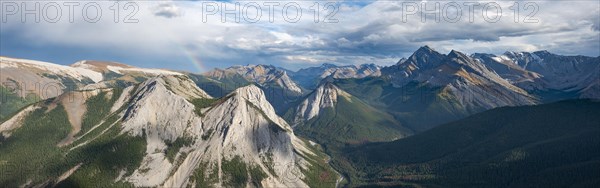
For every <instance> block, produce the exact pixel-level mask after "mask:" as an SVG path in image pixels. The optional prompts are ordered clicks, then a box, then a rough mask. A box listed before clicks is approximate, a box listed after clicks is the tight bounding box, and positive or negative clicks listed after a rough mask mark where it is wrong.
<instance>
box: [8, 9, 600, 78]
mask: <svg viewBox="0 0 600 188" xmlns="http://www.w3.org/2000/svg"><path fill="white" fill-rule="evenodd" d="M38 3H39V6H40V7H39V8H38V13H37V14H35V13H32V12H31V11H23V10H24V9H27V10H31V9H35V6H36V4H35V2H30V1H29V2H27V3H25V4H22V1H18V2H11V1H10V0H2V2H1V5H2V7H1V9H0V11H2V12H0V15H1V16H2V20H1V21H2V22H1V23H0V24H1V25H0V34H1V36H0V55H2V56H10V57H19V58H27V59H36V60H43V61H49V62H53V63H59V64H71V63H73V62H75V61H78V60H83V59H94V60H108V61H117V62H122V63H126V64H130V65H134V66H140V67H149V68H167V69H175V70H184V71H189V72H203V71H207V70H210V69H212V68H215V67H227V66H231V65H239V64H242V65H245V64H273V65H277V66H280V67H283V68H288V69H291V70H296V69H298V68H302V67H307V66H316V65H319V64H322V63H334V64H338V65H347V64H362V63H375V64H380V65H390V64H393V63H395V62H397V61H398V60H399V59H400V58H402V57H407V56H409V55H410V54H411V53H412V52H413V51H415V50H416V49H417V48H418V47H419V46H423V45H429V46H431V47H433V48H434V49H436V50H438V51H440V52H442V53H448V52H449V51H450V50H451V49H455V50H458V51H462V52H465V53H474V52H484V53H494V54H500V53H503V52H505V51H536V50H548V51H550V52H553V53H557V54H564V55H587V56H599V55H600V2H599V1H595V0H586V1H517V3H515V2H513V1H495V2H489V1H488V2H478V4H475V2H466V1H457V2H452V1H441V2H434V1H427V2H419V1H411V2H401V1H369V2H366V3H365V2H359V1H335V2H331V3H327V2H325V1H318V2H314V1H283V2H277V1H239V2H238V1H226V2H211V1H120V2H119V3H118V4H117V5H118V6H116V5H115V2H114V1H98V2H92V3H93V4H88V3H90V2H89V1H86V2H80V3H77V2H75V1H66V2H64V1H58V2H55V1H39V2H38ZM236 3H238V4H239V7H238V8H237V10H238V11H236ZM436 3H438V4H439V8H436ZM116 7H118V8H116ZM317 7H318V8H317ZM59 9H60V12H61V13H60V14H57V12H59V11H57V10H59ZM223 9H227V10H228V11H223ZM317 9H318V13H317V11H316V10H317ZM425 9H426V10H425ZM69 10H72V11H69ZM97 10H100V11H101V14H98V11H97ZM117 10H118V11H117ZM298 10H301V13H299V11H298ZM517 10H518V13H517ZM34 12H35V11H34ZM24 13H26V14H24ZM434 13H438V14H437V15H439V18H438V19H439V20H437V21H436V16H437V15H436V14H434ZM97 15H101V16H97ZM36 16H39V17H40V18H39V22H36V20H35V19H36ZM236 18H237V20H236ZM115 21H117V22H115ZM126 22H131V23H126Z"/></svg>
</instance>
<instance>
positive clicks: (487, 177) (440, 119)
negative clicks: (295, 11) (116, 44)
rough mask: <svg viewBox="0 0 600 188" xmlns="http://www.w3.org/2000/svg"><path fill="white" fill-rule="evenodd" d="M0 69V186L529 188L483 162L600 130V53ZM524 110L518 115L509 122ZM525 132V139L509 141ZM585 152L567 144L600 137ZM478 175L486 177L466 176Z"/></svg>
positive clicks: (10, 61)
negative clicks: (200, 69) (181, 67)
mask: <svg viewBox="0 0 600 188" xmlns="http://www.w3.org/2000/svg"><path fill="white" fill-rule="evenodd" d="M0 68H1V69H0V73H1V74H0V81H1V85H0V94H1V95H2V98H1V100H0V104H1V106H2V108H1V109H0V122H1V124H0V153H2V154H3V155H1V156H0V165H2V166H0V167H1V168H0V170H1V171H0V172H10V173H3V174H7V175H3V176H2V177H0V185H3V187H16V186H25V187H33V186H44V187H46V186H50V187H53V186H58V187H63V186H64V187H73V186H76V187H81V186H83V187H87V186H107V187H111V186H136V187H156V186H166V187H183V186H186V187H188V186H190V187H207V186H217V187H222V186H224V187H335V186H339V185H349V186H401V185H408V186H421V185H428V186H433V187H437V186H443V185H448V186H450V185H452V186H457V187H461V186H467V187H478V186H484V187H487V186H493V185H516V186H527V185H531V183H532V182H536V181H526V180H522V181H509V180H508V179H509V178H511V177H509V176H499V175H494V174H489V173H491V172H490V171H489V170H490V169H491V168H489V166H493V165H494V164H496V163H501V162H499V161H503V160H504V161H506V160H508V159H506V160H505V159H504V158H510V156H513V155H514V156H513V158H514V157H516V158H518V159H519V160H522V161H524V162H523V163H514V165H515V166H509V167H506V168H500V167H498V168H492V169H493V170H498V171H502V172H511V173H512V172H514V171H516V168H517V167H522V166H523V165H525V164H526V163H533V162H531V161H530V160H542V159H543V156H544V155H547V154H548V153H540V152H538V150H541V149H540V148H543V149H546V148H547V146H545V145H543V147H542V146H539V147H538V146H537V145H532V144H541V143H546V142H553V143H554V142H557V143H559V145H560V144H562V145H565V144H567V143H575V142H576V141H573V140H572V139H569V138H571V137H570V136H573V135H580V133H581V135H583V136H584V137H582V138H586V139H588V138H589V140H592V141H593V140H594V139H595V137H593V136H591V135H589V133H590V132H589V131H592V132H593V131H596V129H597V128H598V127H597V126H598V125H597V124H593V123H591V124H590V123H585V122H584V121H583V120H586V121H587V120H589V121H591V122H594V121H596V120H595V119H593V118H591V117H590V116H593V115H592V114H593V112H597V109H596V108H597V106H596V105H597V102H596V100H598V99H600V57H586V56H562V55H557V54H552V53H549V52H547V51H538V52H532V53H530V52H506V53H504V54H502V55H493V54H484V53H474V54H471V55H467V54H465V53H462V52H459V51H455V50H452V51H450V52H449V53H448V54H442V53H439V52H437V51H435V50H434V49H432V48H430V47H428V46H423V47H421V48H419V49H417V50H416V51H415V52H414V53H413V54H412V55H411V56H409V57H407V58H402V59H400V60H399V61H398V62H397V63H396V64H394V65H391V66H378V65H375V64H363V65H349V66H337V65H333V64H323V65H321V66H318V67H309V68H304V69H300V70H298V71H291V70H287V69H284V68H281V67H276V66H272V65H245V66H242V65H238V66H232V67H228V68H224V69H214V70H212V71H208V72H205V73H201V74H196V73H189V72H182V71H172V70H163V69H146V68H138V67H134V66H130V65H125V64H121V63H117V62H107V61H91V60H84V61H79V62H76V63H74V64H72V65H69V66H65V65H58V64H52V63H47V62H41V61H34V60H26V59H17V58H10V57H0ZM564 100H567V102H558V103H553V102H556V101H564ZM569 101H570V102H569ZM547 103H552V104H547ZM561 106H564V107H565V109H570V110H564V109H561ZM517 112H521V113H523V114H526V116H523V117H518V118H516V119H515V118H511V117H515V116H518V113H517ZM545 113H548V114H553V115H551V117H553V118H557V117H559V116H560V114H561V113H562V114H564V116H565V118H567V119H571V120H573V121H571V122H572V123H569V121H563V120H561V119H556V120H550V119H548V120H545V119H544V118H543V116H544V114H545ZM582 114H583V115H582ZM580 116H581V117H580ZM577 118H579V119H580V120H581V121H575V119H577ZM504 119H512V120H510V121H505V120H504ZM490 121H491V122H495V123H491V124H490V123H486V122H490ZM550 122H555V123H554V124H552V123H550ZM544 123H546V124H547V123H550V124H549V127H544V126H543V125H546V124H544ZM572 124H573V125H572ZM500 125H502V127H498V126H500ZM575 125H577V126H580V127H573V126H575ZM569 128H572V130H570V129H569ZM515 129H516V130H515ZM567 129H569V131H562V132H561V131H560V130H567ZM544 131H545V132H552V134H544ZM557 131H558V132H557ZM554 133H556V134H554ZM571 133H573V134H571ZM575 133H577V134H575ZM524 135H532V136H531V137H530V138H527V139H523V141H522V142H521V141H519V139H516V138H517V137H518V136H524ZM536 135H537V136H536ZM508 138H510V139H508ZM513 138H514V139H513ZM504 139H508V140H509V141H511V142H510V143H506V141H505V140H504ZM563 141H564V142H563ZM445 142H447V143H445ZM513 142H514V143H513ZM503 144H504V145H503ZM581 145H582V147H581V148H572V151H573V152H582V151H586V150H588V149H589V148H592V147H594V146H597V143H596V142H589V144H588V145H583V144H581ZM534 146H535V147H534ZM427 147H433V148H434V149H427ZM436 147H447V149H441V148H437V149H436ZM494 147H501V148H504V149H503V150H493V151H492V150H491V149H489V148H494ZM488 150H490V151H488ZM546 150H548V151H547V152H550V153H551V152H558V153H559V152H562V150H552V149H546ZM403 151H409V152H410V153H414V155H413V154H405V153H404V152H403ZM565 151H566V150H565ZM569 151H571V150H569ZM386 152H390V153H389V154H390V157H387V158H386V157H385V156H386V155H384V154H382V153H386ZM424 152H425V153H424ZM506 152H509V154H510V155H508V154H506ZM536 152H537V153H536ZM511 153H512V154H511ZM421 154H422V155H421ZM40 156H45V157H40ZM421 156H423V157H421ZM427 156H430V157H427ZM524 156H525V157H524ZM527 156H532V158H527ZM584 156H587V157H588V158H585V159H584V158H577V159H575V158H573V159H572V160H571V158H568V160H567V159H565V158H560V159H559V158H551V159H552V160H558V161H560V162H557V163H553V164H556V165H555V167H556V168H560V169H571V170H573V169H582V168H583V167H581V168H580V166H581V164H582V163H586V164H587V163H589V164H593V165H595V162H594V161H595V160H596V157H597V156H596V155H595V153H591V154H586V155H584ZM461 157H466V158H464V159H472V160H470V161H466V162H465V161H461V160H459V159H463V158H461ZM469 157H470V158H469ZM500 159H502V160H500ZM549 160H550V158H549ZM542 161H543V160H542ZM472 162H473V163H472ZM475 162H477V164H482V165H484V166H481V165H475ZM580 162H581V163H580ZM459 163H460V164H466V165H467V166H466V167H464V168H455V167H456V166H452V165H456V164H459ZM507 164H508V163H507ZM17 165H18V167H17ZM436 165H441V166H436ZM501 165H505V164H504V163H501ZM509 165H513V163H510V164H509ZM539 165H544V164H539ZM569 165H571V166H569ZM573 165H575V166H573ZM429 168H436V169H434V170H424V169H429ZM528 168H529V167H528ZM544 169H546V168H542V167H539V166H535V167H531V172H535V173H539V174H541V175H538V176H533V175H532V176H530V177H531V178H538V179H539V178H541V177H543V174H544V173H543V172H542V171H543V170H544ZM486 170H488V171H486ZM408 172H410V173H408ZM544 172H547V173H549V174H550V175H553V176H557V177H558V175H559V174H560V173H559V172H560V171H557V170H552V169H546V171H544ZM451 173H461V174H464V176H452V175H450V174H451ZM477 173H482V174H481V175H480V176H477V175H476V174H477ZM486 173H487V174H486ZM32 174H35V175H32ZM474 177H477V178H481V181H482V182H481V183H466V182H469V181H471V180H473V178H474ZM587 177H588V176H583V175H581V176H580V175H574V176H569V178H570V180H568V181H567V180H565V181H563V182H560V183H565V182H566V183H573V181H574V180H576V179H577V178H583V179H585V180H586V181H588V180H589V179H590V178H587ZM571 180H573V181H571ZM540 181H541V180H540ZM594 181H595V180H594ZM590 183H593V181H590V182H587V183H586V182H584V183H583V184H582V185H588V184H590ZM557 185H562V184H557ZM500 187H502V186H500Z"/></svg>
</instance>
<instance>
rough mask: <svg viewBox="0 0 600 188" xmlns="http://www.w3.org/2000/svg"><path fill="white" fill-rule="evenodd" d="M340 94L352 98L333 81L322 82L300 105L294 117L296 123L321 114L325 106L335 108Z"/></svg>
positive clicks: (348, 98)
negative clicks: (332, 82)
mask: <svg viewBox="0 0 600 188" xmlns="http://www.w3.org/2000/svg"><path fill="white" fill-rule="evenodd" d="M338 96H343V97H346V98H347V100H351V99H350V94H348V93H346V92H345V91H343V90H341V89H339V88H338V87H336V86H335V85H333V84H331V83H324V84H321V86H319V87H318V88H317V89H315V91H314V92H313V93H311V94H310V95H309V96H308V97H307V98H306V99H305V100H304V101H302V103H300V105H298V107H297V108H296V115H295V117H294V120H293V122H294V124H297V123H300V122H302V121H307V120H310V119H312V118H313V117H316V116H318V115H319V114H320V111H321V110H323V109H324V108H334V107H335V104H336V103H337V100H338Z"/></svg>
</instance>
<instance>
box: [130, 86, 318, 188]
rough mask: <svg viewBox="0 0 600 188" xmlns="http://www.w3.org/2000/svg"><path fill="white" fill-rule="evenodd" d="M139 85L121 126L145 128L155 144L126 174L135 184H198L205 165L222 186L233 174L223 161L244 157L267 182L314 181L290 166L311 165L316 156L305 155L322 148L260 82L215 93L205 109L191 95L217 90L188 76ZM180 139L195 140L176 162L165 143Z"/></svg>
mask: <svg viewBox="0 0 600 188" xmlns="http://www.w3.org/2000/svg"><path fill="white" fill-rule="evenodd" d="M135 93H136V94H135V95H134V96H132V101H131V102H130V104H129V107H128V110H127V112H126V113H125V114H124V117H123V119H124V120H123V130H122V132H123V134H130V135H135V136H142V135H144V136H145V137H146V141H147V143H148V145H147V148H146V156H145V157H144V160H143V162H142V165H141V166H140V167H139V168H138V169H137V170H136V171H135V172H134V173H133V174H132V175H131V176H130V177H126V180H127V181H129V182H131V183H133V184H134V185H136V186H166V187H182V186H187V185H188V184H189V185H192V184H194V183H195V181H201V180H198V179H193V180H192V179H190V177H192V176H193V174H194V172H195V171H197V170H203V171H205V173H206V174H213V176H210V177H213V179H211V184H213V185H217V186H223V185H225V184H227V183H228V182H229V181H230V179H231V177H229V176H230V172H228V170H229V169H224V168H223V167H222V165H223V163H226V162H227V161H232V160H238V161H240V162H242V163H244V164H245V166H246V167H247V168H248V169H253V170H255V171H256V170H258V171H260V172H262V173H264V175H265V176H264V177H263V178H262V180H261V182H259V184H260V185H262V186H265V187H283V186H285V187H307V184H306V183H305V182H303V181H302V179H303V178H304V175H303V174H302V173H298V174H295V175H294V177H292V178H290V175H289V173H290V172H301V171H302V169H308V167H309V166H310V165H311V164H310V163H309V162H307V160H306V159H305V156H312V155H315V154H314V152H313V151H311V150H309V149H308V148H309V147H308V146H307V145H306V144H305V142H304V141H302V140H300V139H299V138H297V137H296V136H295V135H294V133H293V130H292V128H291V127H290V126H289V125H288V124H287V123H286V122H285V121H284V120H283V119H282V118H281V117H279V116H278V115H277V114H276V113H275V110H274V109H273V107H272V106H271V105H270V104H269V103H268V101H267V99H266V98H265V94H264V92H263V91H262V90H261V89H260V88H258V87H257V86H254V85H249V86H245V87H241V88H238V89H236V90H235V91H234V92H232V93H230V94H229V95H227V96H225V97H223V98H221V99H219V100H212V101H213V104H212V105H210V106H208V107H206V108H204V109H201V113H202V115H201V116H200V115H199V114H197V111H195V108H196V107H195V106H194V104H192V103H191V102H190V101H191V100H194V99H211V97H210V96H208V95H207V94H206V93H205V92H203V91H202V90H201V89H199V88H197V87H196V86H195V85H193V84H192V83H191V81H189V79H187V78H185V77H179V76H161V77H157V78H154V79H151V80H148V81H146V82H144V83H143V84H141V85H140V86H139V88H138V89H137V90H136V92H135ZM177 139H187V140H191V142H190V144H189V145H187V146H185V147H183V148H181V149H180V150H179V151H178V152H177V153H178V154H177V157H176V159H177V160H175V161H173V162H171V161H169V160H168V159H167V157H166V156H165V152H164V151H165V150H167V149H169V148H168V147H169V146H168V144H169V143H172V142H174V141H175V140H177ZM199 168H203V169H199ZM204 168H205V169H204ZM251 176H252V175H251ZM214 177H216V178H214ZM205 178H206V179H207V180H208V179H209V176H206V177H205ZM202 181H204V180H202ZM248 183H249V182H248Z"/></svg>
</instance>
